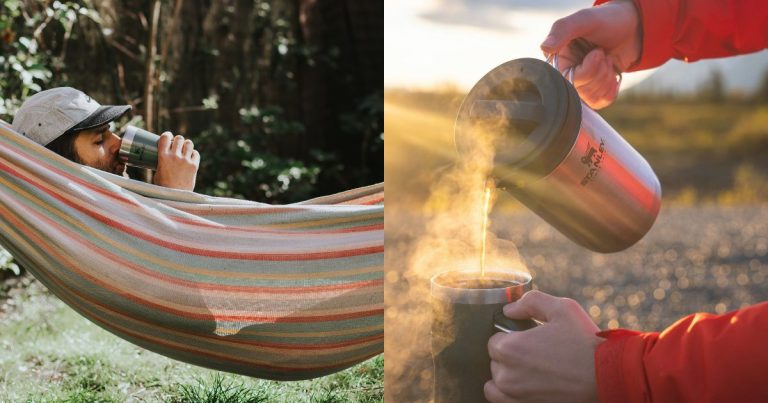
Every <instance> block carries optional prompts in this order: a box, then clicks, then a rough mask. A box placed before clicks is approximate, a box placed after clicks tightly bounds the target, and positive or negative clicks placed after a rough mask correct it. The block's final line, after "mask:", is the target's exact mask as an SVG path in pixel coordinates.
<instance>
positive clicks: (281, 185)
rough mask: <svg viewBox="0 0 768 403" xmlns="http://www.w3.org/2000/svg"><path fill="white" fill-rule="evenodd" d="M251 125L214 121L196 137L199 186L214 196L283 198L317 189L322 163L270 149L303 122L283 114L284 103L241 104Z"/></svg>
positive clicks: (293, 133)
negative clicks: (236, 128) (237, 130)
mask: <svg viewBox="0 0 768 403" xmlns="http://www.w3.org/2000/svg"><path fill="white" fill-rule="evenodd" d="M239 113H240V116H241V119H242V121H243V123H244V124H245V125H246V128H247V131H246V132H245V133H241V134H240V135H239V136H238V135H234V134H233V133H232V132H231V131H230V130H228V129H225V128H224V127H222V126H221V125H217V124H214V125H212V126H211V127H210V128H208V129H207V130H204V131H201V132H200V133H199V134H198V136H197V137H196V144H197V148H199V149H203V150H210V151H212V152H207V153H205V154H204V158H202V159H201V162H200V164H201V165H200V170H199V173H198V177H199V183H200V184H201V186H199V187H198V191H199V192H201V193H206V194H210V195H214V196H225V197H238V198H245V199H249V200H260V201H264V200H271V201H279V202H290V201H298V200H301V199H304V198H307V197H309V196H310V195H311V194H312V193H313V189H314V186H315V184H316V183H317V177H318V174H319V173H320V170H321V168H320V166H319V165H318V164H317V163H313V162H312V161H311V160H309V161H308V162H306V161H300V160H297V159H294V158H280V157H278V156H277V155H276V154H274V153H270V152H269V150H270V148H271V147H274V144H275V143H276V141H277V139H280V138H282V137H291V136H296V135H299V134H301V133H303V131H304V127H303V125H301V124H300V123H298V122H295V121H291V120H288V119H286V118H285V117H284V115H283V111H282V109H281V108H279V107H268V108H263V109H259V108H258V107H255V106H252V107H250V108H241V109H240V111H239Z"/></svg>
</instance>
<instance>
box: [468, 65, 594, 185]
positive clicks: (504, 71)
mask: <svg viewBox="0 0 768 403" xmlns="http://www.w3.org/2000/svg"><path fill="white" fill-rule="evenodd" d="M580 125H581V101H580V99H579V96H578V93H577V92H576V90H575V88H574V87H573V85H571V83H569V82H568V81H567V80H566V79H565V78H564V77H563V76H562V75H561V74H560V72H558V71H557V70H556V69H555V68H554V67H552V66H551V65H549V64H548V63H546V62H544V61H541V60H538V59H532V58H524V59H515V60H512V61H509V62H506V63H504V64H502V65H500V66H498V67H496V68H495V69H493V70H491V71H490V72H489V73H488V74H486V75H485V76H484V77H483V78H481V79H480V81H478V82H477V84H475V86H474V87H473V88H472V89H471V90H470V91H469V94H467V97H466V98H465V99H464V101H463V102H462V104H461V107H460V108H459V114H458V116H457V118H456V125H455V129H454V136H455V144H456V148H457V151H458V152H459V154H460V155H462V156H469V155H472V148H473V142H474V140H475V137H476V136H486V135H491V136H493V138H494V143H493V144H494V149H495V158H494V166H495V167H496V169H500V168H502V167H506V168H510V169H519V170H524V171H525V172H526V173H529V174H534V175H546V174H547V173H549V172H551V171H552V170H553V169H554V168H555V167H556V166H557V165H558V164H559V163H560V162H561V161H562V160H563V159H564V158H565V156H566V155H567V154H568V152H569V151H570V149H571V147H572V146H573V144H574V142H575V140H576V137H577V135H578V132H579V127H580Z"/></svg>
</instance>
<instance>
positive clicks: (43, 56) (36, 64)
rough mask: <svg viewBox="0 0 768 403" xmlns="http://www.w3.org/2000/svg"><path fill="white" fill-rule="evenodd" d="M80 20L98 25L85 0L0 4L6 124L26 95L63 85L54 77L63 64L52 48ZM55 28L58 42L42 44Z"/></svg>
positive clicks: (2, 0) (0, 112)
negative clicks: (47, 33) (84, 19)
mask: <svg viewBox="0 0 768 403" xmlns="http://www.w3.org/2000/svg"><path fill="white" fill-rule="evenodd" d="M81 17H83V18H88V19H90V20H92V21H95V22H98V21H99V16H98V14H97V13H96V11H94V10H93V8H92V6H91V5H90V3H89V2H88V1H87V0H81V1H58V0H57V1H53V2H50V1H44V0H35V1H24V0H0V119H3V120H6V121H9V122H10V121H11V120H13V115H14V113H15V112H16V110H17V109H18V108H19V106H21V104H22V103H23V101H24V99H26V98H27V97H28V96H29V95H32V94H34V93H36V92H39V91H41V90H42V89H43V88H50V87H52V86H57V85H60V84H62V83H63V82H64V79H65V75H60V76H58V77H57V76H56V75H55V74H54V71H56V70H60V69H61V67H62V64H63V53H62V52H56V50H58V49H57V48H61V46H60V45H59V46H56V45H57V42H63V41H66V39H67V38H69V36H70V34H71V33H72V30H73V26H74V24H75V23H76V21H77V20H78V18H81ZM57 27H58V28H59V30H60V32H61V35H60V36H61V38H57V40H55V41H53V42H52V43H46V41H45V39H44V36H45V34H46V31H51V30H55V29H56V28H57ZM64 49H66V47H64Z"/></svg>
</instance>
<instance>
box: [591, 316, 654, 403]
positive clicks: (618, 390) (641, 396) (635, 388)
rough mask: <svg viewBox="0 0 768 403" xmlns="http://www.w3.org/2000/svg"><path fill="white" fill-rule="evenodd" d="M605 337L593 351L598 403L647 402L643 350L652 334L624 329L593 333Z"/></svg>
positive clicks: (648, 397) (652, 336)
mask: <svg viewBox="0 0 768 403" xmlns="http://www.w3.org/2000/svg"><path fill="white" fill-rule="evenodd" d="M597 335H598V336H600V337H603V338H605V339H606V340H605V341H604V342H602V343H600V344H599V345H598V346H597V349H596V350H595V377H596V380H597V396H598V401H599V402H600V403H613V402H617V403H645V402H648V401H650V400H649V399H650V397H651V396H650V394H649V393H648V387H647V381H646V376H645V369H644V366H643V355H644V354H643V353H644V351H645V348H646V344H647V341H648V339H649V337H650V338H652V339H655V338H656V337H657V334H656V333H640V332H635V331H632V330H626V329H616V330H607V331H602V332H599V333H597Z"/></svg>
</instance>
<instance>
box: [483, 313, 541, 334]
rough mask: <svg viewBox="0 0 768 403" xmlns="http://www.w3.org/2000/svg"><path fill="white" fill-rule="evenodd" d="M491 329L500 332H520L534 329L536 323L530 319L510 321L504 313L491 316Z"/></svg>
mask: <svg viewBox="0 0 768 403" xmlns="http://www.w3.org/2000/svg"><path fill="white" fill-rule="evenodd" d="M493 327H494V328H496V329H497V330H498V331H500V332H504V333H512V332H522V331H523V330H528V329H531V328H533V327H536V322H535V321H533V320H531V319H510V318H508V317H506V316H504V312H496V313H495V314H493Z"/></svg>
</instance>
